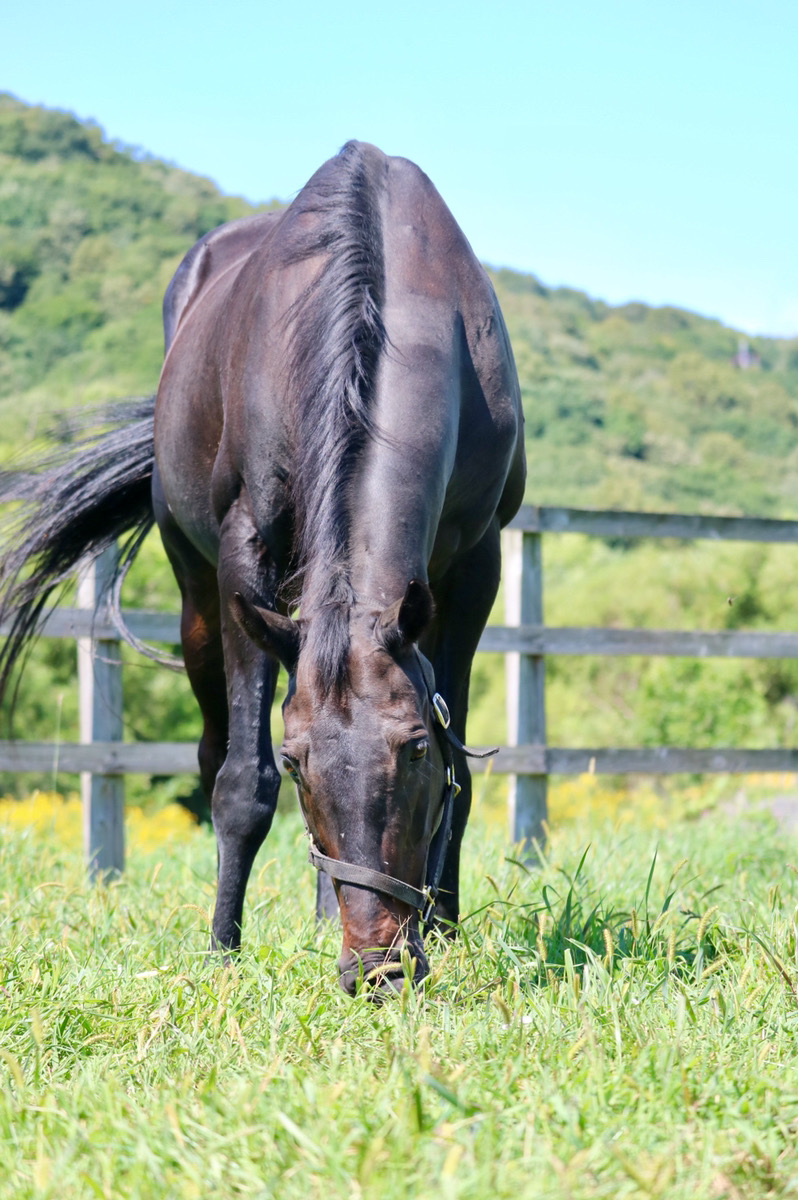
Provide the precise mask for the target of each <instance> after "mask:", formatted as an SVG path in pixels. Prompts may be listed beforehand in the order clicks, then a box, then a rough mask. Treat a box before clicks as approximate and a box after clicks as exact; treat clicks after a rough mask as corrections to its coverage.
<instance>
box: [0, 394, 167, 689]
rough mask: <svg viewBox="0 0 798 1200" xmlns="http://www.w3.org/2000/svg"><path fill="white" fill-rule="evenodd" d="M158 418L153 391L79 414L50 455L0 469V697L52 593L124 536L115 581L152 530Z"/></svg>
mask: <svg viewBox="0 0 798 1200" xmlns="http://www.w3.org/2000/svg"><path fill="white" fill-rule="evenodd" d="M154 417H155V397H154V396H148V397H143V398H136V399H133V400H122V401H117V402H115V403H111V404H108V405H105V406H103V407H102V408H100V409H94V410H92V411H90V412H88V413H85V412H84V413H81V414H79V415H78V416H76V417H73V416H70V418H68V419H67V421H66V422H65V423H62V424H61V425H60V427H57V428H56V429H55V430H53V431H52V432H51V433H50V435H49V441H50V443H51V446H52V447H53V448H52V449H50V450H49V451H48V452H46V454H45V455H44V456H43V457H41V458H39V459H38V460H37V461H36V462H34V463H32V464H29V463H23V464H22V465H21V466H20V467H18V468H17V469H15V470H13V471H6V472H3V473H2V474H0V503H2V505H3V508H4V509H5V513H4V515H3V517H2V522H1V523H0V532H2V550H0V625H1V626H2V627H3V633H5V634H6V637H5V639H0V701H2V699H3V696H4V694H5V693H6V692H7V690H8V686H9V681H10V679H11V677H12V674H13V673H14V668H15V666H16V665H18V664H19V663H20V661H21V659H22V658H23V657H24V655H25V652H26V650H27V649H28V648H29V647H30V645H31V643H32V641H33V639H34V638H35V636H36V633H37V631H38V628H39V626H40V624H41V619H42V614H43V610H44V608H45V606H46V605H47V602H48V600H49V599H50V598H51V596H52V594H53V592H56V591H57V590H58V589H59V588H60V587H61V586H62V585H65V584H66V583H67V581H68V580H69V578H70V576H71V575H73V574H74V572H75V570H76V568H77V567H78V565H79V564H81V563H85V562H89V561H91V560H93V559H95V558H97V556H98V555H99V554H101V553H102V551H103V550H105V549H106V548H107V547H109V546H110V545H111V544H112V543H113V542H115V541H116V540H117V538H125V541H124V543H123V546H122V553H121V556H120V560H119V566H118V567H117V572H116V578H115V579H114V580H113V581H111V586H113V584H114V583H115V582H116V579H118V578H122V577H124V573H125V571H126V570H127V567H128V566H129V565H130V562H131V561H132V559H133V558H134V557H135V554H136V552H137V551H138V549H139V547H140V546H141V543H142V541H143V540H144V538H145V536H146V535H147V533H148V532H149V530H150V529H151V528H152V525H153V522H154V516H153V510H152V499H151V491H150V489H151V480H152V470H153V464H154V461H155V457H154V445H153V426H154Z"/></svg>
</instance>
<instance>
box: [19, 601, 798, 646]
mask: <svg viewBox="0 0 798 1200" xmlns="http://www.w3.org/2000/svg"><path fill="white" fill-rule="evenodd" d="M123 612H124V616H125V621H126V623H127V625H128V626H129V628H130V630H131V631H132V632H133V633H134V634H135V635H136V637H140V638H142V639H143V640H144V641H147V642H164V643H167V644H169V645H177V644H179V641H180V618H179V617H178V616H176V615H174V614H171V613H156V612H149V611H148V610H146V609H124V610H123ZM92 630H93V631H94V633H95V636H97V637H102V638H103V639H106V638H110V639H113V638H114V636H115V632H116V631H115V627H114V625H113V623H112V622H110V621H108V620H107V619H105V618H104V617H103V616H102V615H100V616H99V617H98V618H97V620H96V621H95V620H94V618H93V614H91V613H89V612H86V611H82V610H81V609H76V608H59V609H52V610H51V616H50V617H48V620H47V623H46V626H45V628H44V631H43V632H44V635H45V636H46V637H65V638H76V637H90V636H91V633H92ZM3 632H6V630H5V628H4V627H1V628H0V635H2V634H3ZM479 650H480V651H481V652H482V653H487V654H513V653H519V654H534V655H540V654H601V655H623V654H642V655H652V656H659V655H663V656H675V657H684V658H798V633H782V632H759V631H747V630H737V629H735V630H719V631H716V632H709V633H705V632H701V631H700V630H676V629H603V628H601V627H592V628H591V627H589V626H586V627H578V626H562V627H557V626H540V625H532V624H529V625H521V626H513V625H489V626H488V627H487V628H486V629H485V632H484V633H483V635H482V638H481V640H480V643H479Z"/></svg>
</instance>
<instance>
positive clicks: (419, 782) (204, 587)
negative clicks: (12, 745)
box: [0, 142, 526, 996]
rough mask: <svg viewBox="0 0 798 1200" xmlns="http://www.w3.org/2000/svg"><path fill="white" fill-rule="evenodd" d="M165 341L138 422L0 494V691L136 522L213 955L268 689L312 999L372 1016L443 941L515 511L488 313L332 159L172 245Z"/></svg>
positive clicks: (346, 154) (422, 207)
mask: <svg viewBox="0 0 798 1200" xmlns="http://www.w3.org/2000/svg"><path fill="white" fill-rule="evenodd" d="M164 331H165V358H164V363H163V368H162V371H161V376H160V381H159V384H158V389H157V394H156V396H155V397H154V398H153V397H147V398H144V399H143V400H137V401H130V402H122V403H120V404H117V405H116V406H115V407H112V408H111V409H110V410H108V411H105V412H104V413H103V414H102V427H101V428H100V429H99V431H98V432H90V433H87V434H81V435H80V436H78V435H75V437H74V439H73V442H72V444H71V445H68V446H67V447H66V448H65V449H64V450H62V452H61V453H60V455H59V454H58V453H56V454H55V455H54V457H52V458H51V459H49V460H47V461H46V462H44V463H42V464H40V469H39V471H38V472H37V473H33V474H31V473H27V474H25V473H22V474H17V475H9V476H7V477H6V483H5V488H4V492H3V494H4V497H5V498H8V499H12V500H20V501H22V506H21V509H20V510H19V511H21V512H22V513H23V514H24V515H23V517H21V518H20V517H18V518H17V525H16V533H15V536H14V538H13V539H12V541H11V545H10V548H9V549H8V550H7V552H6V557H5V562H4V582H3V591H2V608H1V610H0V612H1V614H2V617H3V618H4V619H6V620H8V621H10V622H11V626H12V631H11V634H10V636H9V637H8V639H7V641H6V644H5V646H4V648H3V649H2V651H0V685H2V686H5V685H7V684H8V681H9V678H10V673H11V671H12V668H13V667H14V664H15V662H17V660H18V659H19V658H20V655H21V653H22V652H23V651H24V649H25V648H26V645H27V643H28V642H29V641H30V639H31V637H33V636H34V635H35V632H36V628H37V626H38V624H39V621H40V618H41V615H42V613H43V610H44V606H45V603H46V601H47V599H48V597H50V595H51V593H52V592H53V590H54V588H56V587H57V586H58V585H59V583H62V581H63V580H64V579H65V578H66V576H67V575H68V574H69V572H70V571H72V570H74V569H75V567H76V565H77V564H78V563H79V562H80V561H85V560H86V558H87V556H88V557H91V556H96V554H98V553H99V552H100V551H101V550H102V549H103V548H104V547H105V546H107V545H109V544H110V543H111V542H112V541H114V540H115V539H116V538H118V537H120V536H122V535H125V536H126V537H127V538H128V541H127V543H126V549H125V552H124V554H123V556H122V560H121V564H120V568H119V580H121V578H123V576H124V572H125V571H126V569H127V566H128V565H129V563H130V561H131V560H132V558H133V556H134V555H135V553H136V551H137V549H138V547H139V546H140V544H141V541H142V539H143V537H144V536H145V535H146V533H147V532H148V530H149V529H150V528H151V527H152V525H153V522H155V523H156V524H157V526H158V528H159V530H160V535H161V538H162V540H163V544H164V547H165V549H166V553H167V556H168V558H169V561H170V563H171V566H172V569H173V571H174V574H175V577H176V580H177V584H178V587H179V589H180V594H181V598H182V617H181V643H182V654H183V659H184V661H185V668H186V670H187V672H188V677H189V680H190V682H191V686H192V689H193V691H194V694H195V696H196V699H197V701H198V703H199V707H200V710H201V714H202V720H203V731H202V737H201V740H200V743H199V750H198V759H199V770H200V777H201V782H202V786H203V788H204V790H205V791H206V793H207V794H208V796H209V797H210V799H211V810H212V819H213V825H214V829H215V833H216V839H217V848H218V887H217V900H216V907H215V913H214V918H213V925H212V945H213V946H214V947H215V948H217V949H219V950H220V951H221V952H222V953H223V954H224V955H225V956H228V957H229V956H230V955H234V954H235V953H236V952H237V951H238V950H239V948H240V944H241V926H242V916H243V905H244V896H245V891H246V887H247V881H248V878H249V875H250V871H251V868H252V865H253V861H254V859H255V856H256V854H257V852H258V850H259V848H260V846H261V845H262V843H263V841H264V839H265V838H266V835H267V834H268V832H269V829H270V826H271V824H272V819H273V817H274V813H275V809H276V805H277V793H278V789H279V785H280V772H279V770H278V767H277V764H276V762H275V757H274V753H273V749H272V736H271V728H270V720H271V710H272V703H273V699H274V695H275V686H276V682H277V677H278V671H279V669H280V667H282V668H283V669H284V670H285V671H286V672H287V674H288V689H287V695H286V699H285V703H284V706H283V719H284V740H283V743H282V747H281V751H280V753H281V757H282V763H283V766H284V769H285V771H287V772H288V774H289V775H290V776H291V777H292V778H293V780H294V782H295V784H296V788H297V793H298V797H299V804H300V808H301V811H302V816H303V818H304V821H305V824H306V829H307V832H308V835H309V838H310V858H311V862H312V863H313V864H314V865H315V866H316V867H317V868H318V870H319V876H318V887H317V913H318V914H319V915H320V916H323V915H333V914H334V913H335V912H336V910H337V911H338V912H339V913H340V921H341V929H342V939H343V945H342V952H341V956H340V960H339V981H340V984H341V986H342V987H343V989H344V990H345V991H346V992H348V993H349V994H352V995H354V994H355V993H356V991H357V990H358V989H359V987H360V986H362V985H364V984H365V985H367V986H366V990H367V991H369V990H370V992H371V993H372V994H374V995H377V996H379V995H381V994H383V993H385V994H390V993H391V992H392V991H396V990H398V989H400V988H401V986H402V985H403V979H404V977H405V975H406V974H408V973H409V974H411V975H412V978H413V980H414V981H415V982H419V981H420V980H422V979H423V978H424V977H425V975H426V974H427V973H428V969H429V968H428V962H427V958H426V955H425V950H424V943H423V936H422V935H423V933H425V932H426V931H427V930H428V929H429V928H431V927H439V928H441V929H443V930H447V931H453V930H455V929H456V926H457V921H458V917H459V865H460V850H461V843H462V838H463V833H464V830H465V826H466V821H467V818H468V814H469V809H470V804H471V783H470V775H469V771H468V767H467V763H466V755H467V753H468V751H467V748H466V746H465V739H466V714H467V708H468V688H469V677H470V672H471V665H472V659H473V656H474V653H475V651H476V649H477V643H478V641H479V638H480V635H481V633H482V630H483V628H484V626H485V623H486V621H487V618H488V615H489V613H490V610H491V606H492V604H493V601H494V599H495V596H496V593H497V589H498V584H499V576H500V537H499V533H500V528H501V527H502V526H503V525H505V524H506V523H507V522H508V521H509V520H510V519H511V518H512V517H513V516H514V514H515V512H516V511H517V509H518V507H519V505H520V503H521V500H522V497H523V492H524V485H525V472H526V468H525V458H524V442H523V413H522V407H521V397H520V389H519V385H518V378H517V373H516V369H515V363H514V360H513V354H512V349H511V347H510V341H509V337H508V334H507V330H506V327H505V324H504V321H503V318H502V315H501V312H500V309H499V304H498V301H497V299H496V295H495V293H494V290H493V287H492V285H491V283H490V280H489V278H488V276H487V274H486V272H485V271H484V269H483V268H482V266H481V265H480V263H479V262H478V260H477V259H476V257H475V255H474V253H473V251H472V250H471V247H470V246H469V243H468V242H467V241H466V238H465V236H464V235H463V233H462V232H461V230H460V228H459V227H458V225H457V223H456V221H455V219H454V218H453V216H452V215H451V213H450V212H449V210H448V208H447V207H446V205H445V204H444V202H443V200H442V199H441V197H440V195H439V194H438V192H437V191H436V189H435V188H434V186H433V184H432V183H431V182H430V180H429V179H428V178H427V176H426V175H425V174H424V173H423V172H422V171H421V170H420V169H419V168H418V167H417V166H415V165H414V164H413V163H411V162H410V161H409V160H407V159H404V158H396V157H388V156H386V155H384V154H383V153H382V152H381V151H380V150H378V149H377V148H376V147H374V146H371V145H368V144H365V143H359V142H349V143H347V144H346V145H345V146H344V147H343V149H342V150H341V151H340V152H339V153H338V154H337V155H336V156H335V157H333V158H331V159H330V160H329V161H328V162H326V163H325V164H324V165H323V166H322V167H321V168H320V169H319V170H318V171H317V172H316V173H315V174H314V175H313V176H312V178H311V179H310V180H309V182H308V183H307V184H306V185H305V186H304V187H303V188H302V189H301V191H299V192H298V193H297V195H296V197H295V198H294V199H293V201H292V202H291V203H290V204H289V205H288V206H287V207H286V208H284V209H283V210H280V211H278V212H273V213H264V214H259V215H255V216H250V217H245V218H243V219H241V220H238V221H233V222H231V223H229V224H227V225H223V226H221V227H219V228H218V229H215V230H213V231H211V232H210V233H208V234H206V235H205V236H204V237H203V238H201V239H200V240H199V242H197V244H196V245H195V246H194V247H193V248H192V249H191V250H190V251H189V252H188V254H187V255H186V257H185V259H184V260H183V262H182V263H181V265H180V266H179V268H178V270H177V272H176V274H175V276H174V278H173V279H172V281H171V283H170V284H169V287H168V289H167V292H166V295H165V299H164ZM9 480H10V482H9ZM17 507H18V508H19V506H17ZM119 580H117V583H119ZM408 963H410V964H411V966H412V970H411V971H408Z"/></svg>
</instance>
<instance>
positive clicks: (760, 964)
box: [0, 780, 798, 1200]
mask: <svg viewBox="0 0 798 1200" xmlns="http://www.w3.org/2000/svg"><path fill="white" fill-rule="evenodd" d="M790 785H791V786H792V787H794V785H795V781H794V780H792V781H790ZM669 786H670V785H669ZM480 787H482V789H483V790H482V793H481V796H479V797H477V801H478V802H477V805H476V812H475V814H474V817H473V818H472V824H471V825H470V827H469V831H468V834H467V836H466V841H465V848H466V858H465V867H464V889H465V890H464V899H463V909H462V911H463V913H464V914H465V916H464V919H463V922H462V935H461V937H460V938H459V940H458V941H457V942H455V943H454V944H447V943H444V942H439V943H438V944H436V945H434V946H433V947H432V948H431V951H432V952H431V956H430V963H431V975H430V977H429V979H428V980H427V981H426V983H425V985H424V986H423V987H422V988H420V989H419V990H417V991H414V990H411V989H410V987H409V986H406V987H405V989H404V991H403V992H402V994H401V995H400V996H399V997H398V998H396V999H395V1000H394V1001H393V1002H391V1003H387V1004H384V1005H383V1006H375V1005H374V1004H372V1003H370V1002H369V1001H367V1000H365V999H363V998H356V999H354V1000H352V999H349V998H347V997H346V996H345V995H344V994H343V993H342V992H341V991H340V990H339V988H338V984H337V978H336V976H337V969H336V959H337V956H338V953H339V950H340V932H339V931H338V930H337V929H335V928H332V929H330V928H327V929H324V930H322V931H321V932H319V931H317V929H316V927H315V924H314V922H313V920H312V919H311V914H312V911H313V896H314V887H315V880H314V878H313V872H312V871H311V869H310V868H309V867H308V866H307V863H306V842H305V839H304V837H303V835H302V827H301V823H300V820H299V817H298V815H297V814H296V812H295V811H294V809H293V808H291V809H288V810H287V811H285V812H281V814H280V816H279V817H278V819H277V820H276V822H275V827H274V829H273V830H272V834H271V836H270V838H269V841H268V843H267V845H266V846H265V847H264V850H263V852H262V853H261V856H260V857H259V859H258V861H257V862H256V865H255V869H254V872H253V880H252V885H251V887H250V891H249V893H248V903H247V909H246V913H245V922H246V929H245V933H246V937H245V950H244V952H243V953H242V955H241V958H240V960H239V961H238V962H237V963H236V965H235V966H234V967H233V968H231V969H224V968H222V967H220V966H217V965H216V964H215V963H214V962H213V961H209V960H208V959H207V958H206V956H205V949H206V946H207V943H208V935H209V921H210V918H211V915H212V910H213V903H214V892H215V865H216V863H215V846H214V841H213V837H212V834H211V833H210V832H209V831H207V830H205V829H200V828H191V827H189V826H188V824H187V822H186V821H184V820H182V818H181V817H180V815H179V814H178V813H177V812H175V813H174V814H173V815H172V816H171V817H170V815H169V811H167V813H165V814H161V815H160V816H159V817H158V823H150V822H148V820H147V818H146V817H145V818H139V819H138V821H137V822H136V824H135V825H133V826H131V827H129V839H130V844H131V852H130V856H129V863H128V869H127V871H126V874H125V875H124V877H123V878H121V879H120V880H118V881H115V882H112V883H110V884H109V885H108V886H103V885H100V886H93V885H91V884H90V883H89V882H88V880H87V878H86V875H85V871H84V867H83V863H82V860H81V854H80V848H79V836H78V834H77V822H76V819H75V818H74V817H72V816H70V813H71V811H72V810H71V809H69V807H64V806H63V805H62V804H61V802H60V801H59V804H58V806H55V807H49V808H48V805H47V802H46V801H45V800H44V799H40V800H39V801H37V802H33V803H32V805H31V806H30V810H29V811H30V815H31V816H33V815H38V826H37V827H34V826H33V825H31V824H29V823H28V822H27V821H26V820H24V819H23V809H24V805H23V806H20V805H16V806H15V807H14V808H13V810H12V809H11V808H10V807H9V808H5V807H4V806H2V805H0V822H2V840H0V920H2V941H1V942H0V1013H1V1014H2V1016H1V1017H0V1021H1V1022H2V1034H0V1194H2V1195H3V1196H14V1197H18V1198H20V1200H22V1198H26V1197H48V1196H54V1197H55V1196H58V1197H67V1196H68V1197H84V1196H85V1197H95V1196H100V1197H109V1198H110V1197H137V1198H138V1197H141V1198H145V1197H146V1198H149V1197H159V1198H160V1197H200V1196H202V1197H205V1196H208V1195H213V1196H216V1197H220V1198H221V1197H228V1196H230V1197H233V1196H253V1197H255V1196H267V1195H268V1196H272V1195H278V1196H280V1197H286V1198H291V1197H302V1198H303V1200H310V1198H314V1200H315V1198H316V1197H319V1198H321V1197H325V1198H327V1197H372V1196H373V1197H380V1198H381V1200H391V1198H393V1197H405V1196H422V1197H432V1196H436V1197H437V1196H440V1197H469V1198H470V1197H474V1198H477V1197H478V1198H480V1200H481V1198H482V1197H505V1196H507V1197H517V1196H534V1197H552V1198H554V1197H557V1198H559V1197H575V1198H581V1197H585V1198H588V1197H589V1198H591V1200H592V1198H594V1197H596V1198H597V1197H605V1196H606V1197H610V1196H612V1197H619V1196H648V1195H651V1196H667V1197H685V1198H686V1197H691V1198H696V1197H707V1198H708V1200H709V1198H712V1200H718V1198H719V1197H729V1198H730V1200H734V1198H736V1197H745V1198H746V1200H751V1198H755V1197H760V1196H761V1197H765V1196H782V1195H791V1194H794V1193H795V1192H798V1150H797V1149H796V1130H797V1129H798V1070H796V1033H797V1031H798V996H797V994H796V981H797V980H798V948H797V946H796V940H797V939H796V905H797V904H798V880H797V879H796V874H798V872H796V868H795V866H794V865H793V864H794V861H795V858H796V855H795V850H796V845H795V841H794V838H793V836H792V835H791V834H789V833H788V832H786V831H785V829H784V828H781V827H779V826H778V825H777V823H776V821H775V820H774V818H773V817H772V816H771V815H770V812H769V811H768V810H767V808H764V809H763V808H761V807H760V806H759V805H758V804H757V803H755V802H753V801H752V802H751V803H749V804H748V805H747V806H745V807H744V808H743V809H742V810H741V811H739V812H738V811H736V809H735V806H734V805H730V804H728V803H723V804H722V803H720V802H719V801H717V799H715V800H713V797H712V796H711V795H710V794H709V793H694V794H692V795H690V794H688V793H682V794H681V795H677V794H676V793H675V792H673V791H671V794H670V795H669V796H668V797H666V798H665V799H664V800H663V799H660V800H659V801H657V799H656V798H655V797H654V796H653V795H651V794H646V793H641V794H640V799H639V803H637V802H636V801H635V799H634V795H632V798H631V800H627V802H626V804H625V806H624V805H621V806H620V807H619V805H618V804H617V803H616V799H617V798H614V797H612V796H611V795H610V794H608V793H606V792H605V791H604V790H603V789H602V788H601V786H600V785H599V784H598V783H597V782H596V781H595V780H592V781H588V780H582V781H581V783H578V784H569V785H564V786H563V788H562V789H558V788H557V787H555V788H554V789H553V793H552V814H553V822H554V828H553V831H552V835H551V840H550V845H549V848H548V851H547V861H546V864H545V866H544V867H543V868H542V869H541V870H539V871H535V872H529V871H527V870H526V869H525V868H524V867H523V866H522V865H520V864H519V863H518V862H517V861H514V859H513V856H512V855H511V854H509V853H508V851H507V848H506V846H505V842H504V836H503V829H502V826H501V822H500V821H499V820H497V819H496V817H495V816H494V814H493V813H492V811H491V808H490V804H489V801H488V799H487V798H486V797H487V796H488V794H489V793H488V791H486V790H485V789H484V784H482V785H478V788H477V791H479V789H480ZM575 788H576V789H581V792H579V793H578V794H577V793H575V792H574V789H575ZM569 789H570V790H569ZM586 798H587V799H589V800H590V801H591V803H590V804H587V805H586V804H585V803H584V801H585V799H586ZM170 811H171V810H170ZM591 812H592V815H591ZM11 813H13V817H14V823H13V824H12V823H11V816H10V815H9V814H11ZM42 813H44V816H42ZM70 822H71V823H72V824H70ZM406 970H407V974H408V976H410V975H411V974H412V968H411V964H409V963H408V964H407V966H406Z"/></svg>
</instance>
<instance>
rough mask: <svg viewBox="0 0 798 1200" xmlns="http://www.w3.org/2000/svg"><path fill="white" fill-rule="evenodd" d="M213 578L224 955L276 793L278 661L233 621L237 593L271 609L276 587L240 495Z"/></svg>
mask: <svg viewBox="0 0 798 1200" xmlns="http://www.w3.org/2000/svg"><path fill="white" fill-rule="evenodd" d="M218 578H219V593H220V599H221V613H222V644H223V648H224V668H225V676H226V681H227V701H228V709H229V728H230V741H229V745H228V749H227V756H226V758H225V761H224V764H223V765H222V767H221V769H220V771H219V773H218V775H217V777H216V783H215V786H214V789H213V798H212V803H211V812H212V816H213V827H214V830H215V832H216V842H217V846H218V851H219V882H218V892H217V898H216V911H215V914H214V918H213V936H212V947H213V948H216V949H221V950H222V951H224V952H225V953H227V952H229V951H233V950H237V949H238V948H239V946H240V944H241V921H242V913H243V907H244V894H245V892H246V888H247V881H248V880H249V875H250V872H251V870H252V864H253V862H254V861H255V855H256V854H257V852H258V850H259V849H260V847H261V845H262V844H263V841H264V839H265V837H266V835H267V833H268V832H269V829H270V828H271V823H272V818H273V817H274V813H275V809H276V807H277V793H278V791H279V789H280V775H279V772H278V770H277V766H276V764H275V761H274V753H273V750H272V738H271V709H272V703H273V701H274V692H275V687H276V684H277V672H278V669H279V668H278V663H277V660H276V659H274V658H272V657H271V656H270V655H268V654H266V653H264V651H263V650H262V649H260V648H259V647H258V646H256V645H255V643H254V642H253V641H251V640H250V638H249V637H248V636H247V634H246V633H245V632H244V630H243V629H242V627H241V625H240V624H239V623H238V621H237V620H236V619H235V616H234V607H233V606H234V604H235V598H236V596H237V595H239V594H240V595H242V596H246V597H247V599H249V600H250V601H253V602H256V603H259V604H262V605H265V606H267V607H270V608H271V607H273V603H274V594H275V590H276V584H277V572H276V568H275V565H274V563H273V561H272V559H271V556H270V555H269V552H268V550H267V549H266V547H265V546H264V545H263V542H262V541H261V539H260V538H259V536H258V534H257V531H256V530H255V527H254V524H253V522H252V517H251V514H250V511H249V505H248V502H247V497H246V493H245V492H242V494H241V497H240V498H239V499H238V500H237V501H236V502H235V503H234V504H233V506H232V507H231V509H230V511H229V512H228V513H227V515H226V517H225V519H224V521H223V523H222V529H221V545H220V553H219V572H218Z"/></svg>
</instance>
